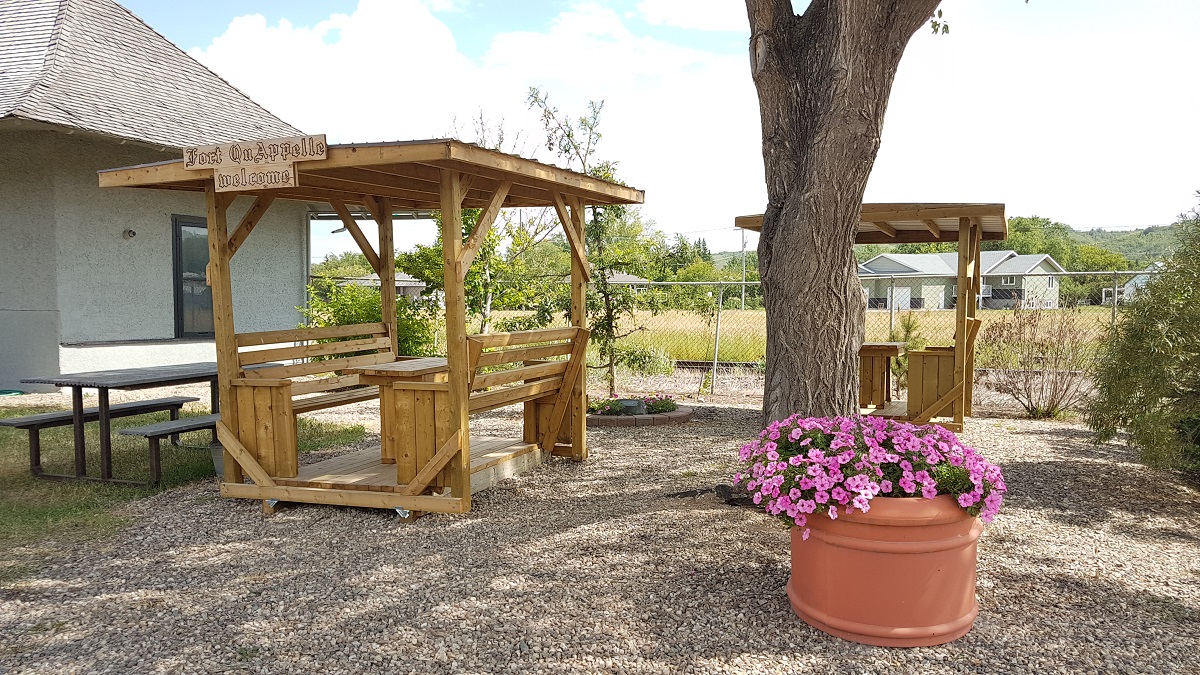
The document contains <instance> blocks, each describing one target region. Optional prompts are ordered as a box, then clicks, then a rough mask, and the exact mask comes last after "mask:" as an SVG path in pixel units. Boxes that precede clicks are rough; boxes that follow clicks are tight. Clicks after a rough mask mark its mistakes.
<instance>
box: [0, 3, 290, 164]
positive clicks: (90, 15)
mask: <svg viewBox="0 0 1200 675" xmlns="http://www.w3.org/2000/svg"><path fill="white" fill-rule="evenodd" d="M5 117H17V118H24V119H30V120H37V121H40V122H46V123H49V124H56V125H61V126H64V127H71V128H74V129H82V130H86V131H91V132H96V133H100V134H105V135H109V136H116V137H118V138H123V139H129V140H134V141H140V142H143V143H150V144H154V145H162V146H167V147H176V148H179V147H184V146H188V145H202V144H206V143H218V142H224V141H242V140H250V139H256V138H272V137H279V136H293V135H296V134H299V133H301V132H300V131H299V130H298V129H296V128H295V127H293V126H292V125H290V124H288V123H286V122H284V121H283V120H281V119H279V118H278V117H275V116H274V115H272V114H271V113H269V112H267V111H266V110H265V109H264V108H263V107H262V106H260V105H258V104H257V103H255V102H254V101H252V100H250V98H249V97H248V96H246V95H245V94H243V93H242V92H240V91H238V90H237V88H235V87H234V86H233V85H231V84H229V83H228V82H226V81H225V80H223V79H221V78H220V77H218V76H217V75H216V74H215V73H213V72H212V71H211V70H209V69H207V68H205V67H204V66H202V65H200V63H198V62H197V61H196V60H195V59H193V58H192V57H190V56H188V55H187V54H185V53H184V52H183V51H182V50H180V49H179V48H178V47H176V46H175V45H173V44H171V42H170V41H169V40H167V39H166V38H164V37H163V36H162V35H159V34H158V33H157V32H155V31H154V29H152V28H150V27H149V26H147V25H146V24H145V23H143V22H142V20H141V19H139V18H137V17H136V16H134V15H133V14H132V13H131V12H130V11H129V10H127V9H125V8H124V7H122V6H120V5H118V4H117V3H116V2H113V1H112V0H0V119H2V118H5Z"/></svg>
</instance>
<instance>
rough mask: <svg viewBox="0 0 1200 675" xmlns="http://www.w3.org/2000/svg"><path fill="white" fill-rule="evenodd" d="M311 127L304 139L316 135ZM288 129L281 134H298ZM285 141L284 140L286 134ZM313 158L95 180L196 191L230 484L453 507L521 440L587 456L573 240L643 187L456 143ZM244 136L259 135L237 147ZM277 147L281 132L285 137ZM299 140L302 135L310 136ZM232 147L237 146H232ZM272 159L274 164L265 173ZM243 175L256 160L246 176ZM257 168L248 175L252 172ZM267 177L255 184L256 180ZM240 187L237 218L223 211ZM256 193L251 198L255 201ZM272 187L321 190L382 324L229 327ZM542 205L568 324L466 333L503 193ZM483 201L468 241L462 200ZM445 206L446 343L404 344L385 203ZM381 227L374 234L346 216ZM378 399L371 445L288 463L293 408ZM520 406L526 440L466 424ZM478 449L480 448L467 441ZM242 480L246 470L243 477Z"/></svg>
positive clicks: (579, 266) (578, 268)
mask: <svg viewBox="0 0 1200 675" xmlns="http://www.w3.org/2000/svg"><path fill="white" fill-rule="evenodd" d="M314 138H316V137H305V138H303V139H300V142H301V143H304V144H311V145H312V147H317V146H316V145H315V144H316V141H314V140H313V139H314ZM295 140H296V139H291V141H295ZM291 141H289V142H291ZM323 141H324V138H323V137H320V146H319V148H320V150H321V153H320V154H321V155H322V157H321V158H319V159H306V158H304V157H302V156H301V157H298V159H301V160H304V161H296V162H295V163H294V164H292V165H291V171H293V172H294V175H291V174H287V175H285V174H283V170H282V169H279V168H278V167H279V166H280V165H272V166H271V167H258V168H255V167H251V173H250V174H241V173H240V170H238V171H237V172H236V173H235V178H234V180H235V181H237V180H239V179H238V177H237V176H238V175H240V176H242V178H241V179H240V180H242V181H244V182H245V183H246V184H247V185H260V186H261V185H264V184H270V181H273V180H280V181H282V182H290V183H292V184H291V185H285V186H278V187H259V188H255V187H243V188H242V189H241V191H239V192H224V191H220V189H221V188H219V187H218V179H220V180H221V181H222V182H221V187H222V188H227V187H228V181H229V179H228V178H225V177H222V173H221V168H220V167H217V168H204V167H198V166H196V165H195V164H196V162H195V161H192V160H195V159H196V158H201V159H203V160H204V161H209V158H211V161H213V162H215V163H217V164H219V163H220V162H222V161H228V158H229V157H230V156H232V155H237V156H239V157H241V156H243V150H244V148H243V149H238V150H233V148H232V147H225V148H223V150H224V151H225V153H224V155H221V154H214V153H213V151H212V150H206V151H205V152H206V153H208V154H207V155H206V154H204V153H198V154H195V155H192V156H190V157H189V164H191V166H185V161H184V160H176V161H170V162H163V163H157V164H150V165H143V166H134V167H126V168H120V169H112V170H108V171H103V172H101V173H100V185H101V187H140V188H157V189H165V190H186V191H194V192H203V193H204V195H205V199H206V202H207V212H208V213H207V215H208V245H209V268H208V281H209V285H210V286H211V287H212V298H213V315H214V317H213V318H214V325H215V342H216V351H217V366H218V375H219V386H220V403H221V406H220V407H221V420H220V422H219V423H218V425H217V432H218V437H219V438H220V440H221V443H222V445H223V446H224V447H225V453H226V454H225V474H224V476H223V480H222V483H221V494H222V495H224V496H226V497H240V498H250V499H261V500H264V502H266V501H270V500H280V501H292V502H311V503H322V504H341V505H347V506H365V507H379V508H395V509H397V510H400V511H402V512H422V511H436V512H455V513H460V512H464V511H468V510H469V509H470V508H471V492H472V490H471V485H472V476H473V475H476V476H477V475H479V474H480V473H482V472H488V471H493V472H494V471H496V470H497V469H498V468H500V467H502V466H504V465H505V464H506V463H507V464H511V463H514V462H517V461H518V460H520V458H522V457H526V456H528V455H530V454H531V453H535V452H539V453H540V452H544V453H550V454H556V455H566V456H569V457H571V458H573V459H575V460H579V461H582V460H583V459H585V458H586V457H587V454H588V453H587V445H586V417H587V415H586V412H587V411H586V403H585V401H586V390H585V386H586V377H585V375H586V373H585V372H584V360H585V359H584V356H585V350H586V348H587V339H588V330H587V326H586V318H585V307H584V300H585V289H586V284H587V282H588V278H589V274H590V272H589V266H588V261H587V251H586V248H585V240H584V210H585V208H586V207H588V206H595V205H609V204H636V203H641V202H642V200H643V193H642V192H641V191H640V190H635V189H633V188H629V187H625V186H622V185H617V184H614V183H609V182H605V181H603V180H598V179H596V178H592V177H591V176H587V175H584V174H580V173H576V172H573V171H568V170H565V169H561V168H558V167H555V166H550V165H547V164H542V163H539V162H535V161H531V160H527V159H524V158H521V157H516V156H512V155H507V154H504V153H500V152H494V151H490V150H486V149H484V148H480V147H478V146H474V145H470V144H466V143H462V142H459V141H455V140H428V141H409V142H396V143H376V144H353V145H336V146H328V147H327V148H326V146H324V144H323ZM244 145H246V146H247V147H253V146H254V145H255V144H244ZM283 145H284V144H280V146H281V147H282V146H283ZM308 147H309V145H300V144H299V143H298V144H297V145H296V148H297V149H299V150H302V151H306V149H307V148H308ZM231 150H232V152H230V151H231ZM268 169H269V170H268ZM254 172H258V173H257V174H255V173H254ZM225 175H226V176H227V175H228V174H225ZM247 175H250V178H249V179H246V178H245V176H247ZM260 180H261V181H266V183H262V182H257V183H256V181H260ZM238 195H245V196H247V197H246V198H244V199H246V201H245V206H247V207H248V208H246V209H245V211H244V215H242V216H241V218H240V220H239V221H238V222H237V225H236V227H234V228H233V229H232V230H231V229H230V228H229V222H228V216H227V212H228V211H229V210H230V206H231V205H232V204H233V202H234V201H235V198H236V197H237V196H238ZM249 199H252V202H250V201H249ZM276 200H299V201H303V202H313V203H318V204H328V205H329V207H330V208H331V209H332V210H333V211H334V212H336V213H337V214H338V216H339V217H340V219H341V221H342V223H343V224H344V225H345V227H346V229H347V230H348V231H349V232H350V234H351V236H353V238H354V240H355V241H356V242H357V244H358V246H359V247H360V248H361V250H362V252H363V255H365V256H366V258H367V260H368V261H369V262H370V264H371V266H372V268H374V269H375V271H376V273H377V274H378V275H379V278H380V289H381V293H382V300H381V302H382V316H383V321H382V322H381V323H370V324H359V325H353V326H337V327H332V328H297V329H291V330H278V331H267V332H255V333H239V332H237V331H236V330H235V326H234V311H233V291H232V284H231V267H230V261H231V259H232V258H233V256H234V255H235V254H236V253H237V251H238V249H239V248H240V247H241V246H242V244H243V243H244V242H245V241H246V239H247V237H249V236H251V234H252V232H253V230H254V227H255V225H256V223H258V222H259V220H260V219H261V218H262V216H263V214H264V213H265V212H266V211H267V209H268V208H269V207H270V206H271V204H272V203H273V202H274V201H276ZM508 207H549V208H553V209H554V210H555V212H556V213H557V214H558V217H559V220H560V221H561V223H562V227H563V230H564V232H565V233H566V237H567V240H568V242H569V243H570V247H571V254H572V255H571V312H570V318H571V326H570V327H568V328H561V329H546V330H533V331H523V332H517V333H492V334H487V335H468V334H467V332H466V325H467V323H466V304H465V291H464V280H465V278H466V275H467V270H468V268H469V267H470V266H471V263H472V261H473V260H474V259H475V256H476V254H477V253H478V251H479V248H480V245H481V244H482V243H483V240H484V238H485V237H486V236H487V233H488V231H489V229H490V228H491V226H492V224H493V223H494V222H495V220H496V217H497V215H498V214H499V212H500V210H501V209H502V208H508ZM463 209H481V214H480V216H479V219H478V223H477V225H476V226H475V229H474V231H473V232H472V233H471V235H470V236H469V237H468V238H467V239H466V241H464V240H463V236H462V210H463ZM397 211H440V213H441V235H442V245H443V261H444V263H445V273H444V287H445V306H446V307H445V310H446V337H447V340H446V358H445V359H429V358H413V357H410V356H406V355H402V354H397V334H396V330H397V322H396V285H395V274H396V268H395V251H394V245H393V240H392V238H393V230H392V228H393V217H394V214H395V213H396V212H397ZM356 214H357V217H358V218H369V219H371V220H374V221H375V222H376V223H377V224H378V226H379V237H378V247H376V246H375V244H374V243H373V242H371V241H370V240H369V239H368V237H366V236H365V235H364V233H363V232H362V231H361V229H360V228H359V227H358V224H357V223H356ZM376 397H378V398H380V414H381V437H382V442H381V446H382V447H381V449H380V450H367V451H363V452H360V453H354V454H353V455H351V456H345V457H339V458H335V459H333V460H327V461H325V462H319V463H316V464H312V465H306V466H303V467H301V466H299V465H298V457H297V448H296V415H297V414H300V413H304V412H311V411H314V410H320V409H323V408H329V407H332V406H337V405H343V404H347V403H353V402H357V401H363V400H369V399H373V398H376ZM518 403H524V404H525V417H524V433H523V435H522V438H519V439H499V438H487V439H484V438H480V437H477V438H475V439H473V438H472V437H471V435H470V433H469V429H468V427H469V420H468V416H469V415H470V414H471V413H473V412H478V411H482V410H490V409H493V408H497V407H501V406H506V405H512V404H518ZM473 449H474V450H475V451H476V452H475V454H474V455H473V453H472V450H473ZM246 478H249V479H250V481H251V482H249V483H247V482H246Z"/></svg>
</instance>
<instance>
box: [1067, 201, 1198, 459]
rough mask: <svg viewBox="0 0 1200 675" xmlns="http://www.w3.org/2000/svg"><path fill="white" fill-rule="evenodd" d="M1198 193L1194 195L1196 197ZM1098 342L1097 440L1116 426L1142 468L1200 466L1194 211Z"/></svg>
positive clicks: (1092, 418)
mask: <svg viewBox="0 0 1200 675" xmlns="http://www.w3.org/2000/svg"><path fill="white" fill-rule="evenodd" d="M1197 196H1200V193H1198V194H1197ZM1180 225H1181V226H1180V227H1179V229H1178V230H1177V231H1178V235H1179V244H1178V246H1176V247H1175V249H1174V252H1173V253H1172V254H1171V255H1170V257H1168V258H1167V260H1166V267H1165V269H1164V271H1163V273H1162V274H1158V275H1154V276H1152V277H1151V278H1150V280H1149V281H1148V282H1147V283H1146V285H1145V287H1143V288H1142V289H1141V290H1140V291H1139V292H1138V294H1137V296H1136V297H1135V298H1133V299H1132V301H1131V302H1129V303H1128V304H1127V305H1125V306H1123V307H1122V308H1121V317H1120V320H1119V321H1118V322H1117V323H1116V325H1115V326H1114V327H1113V329H1112V333H1111V335H1110V336H1109V339H1108V340H1106V341H1105V342H1104V343H1103V344H1102V345H1101V353H1100V358H1099V359H1098V361H1097V363H1098V366H1097V369H1096V373H1095V395H1094V397H1093V399H1092V401H1091V404H1090V406H1089V413H1088V421H1089V423H1090V424H1091V426H1092V428H1093V429H1094V430H1095V431H1096V437H1097V440H1099V441H1105V440H1108V439H1111V438H1113V437H1114V436H1115V435H1116V434H1117V432H1118V431H1119V430H1120V429H1121V428H1125V429H1127V430H1128V431H1129V441H1130V443H1132V444H1133V445H1134V446H1135V447H1137V448H1138V450H1139V452H1140V455H1141V458H1142V460H1143V461H1145V462H1146V463H1148V464H1150V465H1153V466H1160V467H1181V466H1182V467H1190V468H1193V469H1195V468H1198V467H1200V210H1197V211H1193V212H1192V213H1190V214H1187V215H1186V216H1184V217H1182V218H1181V223H1180Z"/></svg>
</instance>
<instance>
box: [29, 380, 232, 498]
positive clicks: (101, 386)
mask: <svg viewBox="0 0 1200 675" xmlns="http://www.w3.org/2000/svg"><path fill="white" fill-rule="evenodd" d="M21 382H25V383H29V384H50V385H54V386H56V387H70V388H71V417H72V420H71V423H72V424H73V426H74V428H75V476H73V477H74V478H86V477H87V442H86V440H85V438H84V433H83V432H84V424H85V423H86V421H88V418H94V419H95V420H96V421H98V422H99V423H100V480H112V417H113V414H112V413H113V406H110V405H109V401H108V392H109V390H110V389H121V390H140V389H155V388H160V387H171V386H175V385H180V384H194V383H197V382H209V383H210V386H211V401H212V412H214V413H215V412H217V411H218V410H219V407H220V399H219V389H218V388H217V364H216V363H214V362H211V361H209V362H203V363H183V364H176V365H169V366H149V367H143V368H122V369H120V370H97V371H91V372H86V373H65V374H63V375H55V376H52V377H31V378H27V379H23V380H21ZM84 389H95V390H96V394H97V398H98V407H97V410H96V412H95V413H94V414H90V413H89V412H88V411H86V410H85V409H84V407H83V390H84ZM165 400H166V399H164V401H165ZM191 400H195V399H191ZM123 405H127V404H123ZM164 409H165V408H164ZM177 412H178V407H177V406H176V407H175V408H174V410H173V413H172V415H173V416H174V414H176V413H177ZM213 441H214V442H216V439H215V438H214V439H213ZM35 452H36V448H33V447H31V448H30V453H31V454H30V460H31V462H34V461H36V460H37V458H36V457H34V454H35ZM34 468H35V473H37V471H36V469H37V468H40V467H36V466H35V467H34ZM43 475H44V477H47V478H53V477H57V478H71V477H72V476H54V475H50V474H43Z"/></svg>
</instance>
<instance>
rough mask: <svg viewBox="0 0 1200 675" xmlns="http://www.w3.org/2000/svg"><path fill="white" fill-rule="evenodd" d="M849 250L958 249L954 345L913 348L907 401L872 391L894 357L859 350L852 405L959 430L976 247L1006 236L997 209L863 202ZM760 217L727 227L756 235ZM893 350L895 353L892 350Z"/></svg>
mask: <svg viewBox="0 0 1200 675" xmlns="http://www.w3.org/2000/svg"><path fill="white" fill-rule="evenodd" d="M859 221H860V222H859V226H858V234H857V235H856V236H855V240H854V241H855V243H856V244H913V243H947V244H957V246H958V278H957V283H956V288H955V303H954V340H953V343H952V344H950V345H946V346H931V347H926V348H925V349H913V350H909V351H908V352H907V355H908V400H907V401H892V400H890V395H887V396H886V397H881V396H880V395H879V393H878V392H877V390H879V389H881V388H882V389H883V390H884V391H885V392H886V390H887V388H888V387H886V386H885V385H884V383H885V382H890V381H889V380H888V379H887V378H888V377H889V374H888V369H887V367H886V366H887V358H890V356H891V355H892V354H894V352H888V351H886V350H885V349H882V348H881V347H882V346H876V347H864V349H863V350H862V351H861V352H860V354H859V360H860V367H859V376H860V377H859V380H860V388H859V392H860V393H859V405H860V406H861V412H862V414H864V415H882V416H884V417H889V418H894V419H900V420H906V421H911V422H914V423H917V424H925V423H928V422H931V421H932V422H936V423H938V424H941V425H942V426H945V427H947V428H949V429H952V430H954V431H962V426H963V418H964V417H965V416H966V415H970V414H971V398H972V394H973V385H974V377H973V373H974V372H975V338H976V336H977V335H978V333H979V327H980V325H981V323H982V321H981V320H980V319H979V318H978V317H977V310H978V297H979V293H980V290H981V288H982V285H981V280H980V268H979V243H980V242H981V241H985V240H991V241H995V240H1001V239H1007V238H1008V221H1007V220H1005V218H1004V205H1003V204H863V205H862V215H861V216H860V218H859ZM762 222H763V217H762V215H761V214H759V215H753V216H739V217H737V218H735V219H734V224H735V225H736V226H737V227H741V228H744V229H747V230H752V231H755V232H761V231H762ZM897 351H898V348H897Z"/></svg>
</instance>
